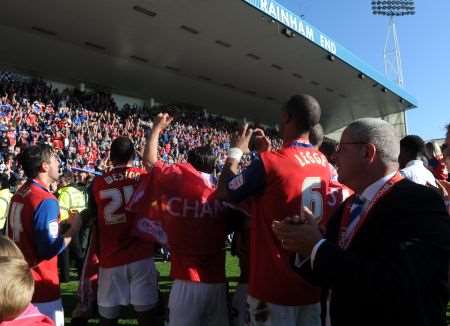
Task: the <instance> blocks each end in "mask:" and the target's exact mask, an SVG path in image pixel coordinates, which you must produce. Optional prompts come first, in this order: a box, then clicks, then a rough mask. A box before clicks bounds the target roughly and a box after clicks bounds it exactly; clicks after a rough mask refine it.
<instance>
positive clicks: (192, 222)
mask: <svg viewBox="0 0 450 326" xmlns="http://www.w3.org/2000/svg"><path fill="white" fill-rule="evenodd" d="M209 178H210V175H208V174H203V173H200V172H198V171H197V170H196V169H195V168H194V167H192V166H191V165H190V164H188V163H180V164H171V165H168V164H163V163H161V162H157V163H156V164H155V165H154V166H153V168H152V171H151V174H150V178H148V180H147V184H146V185H140V187H139V189H142V188H145V190H144V193H145V194H144V195H140V194H139V190H138V191H136V195H137V196H139V197H140V198H144V200H142V199H141V200H139V201H138V202H137V205H136V206H134V208H133V207H132V208H131V209H137V210H140V212H141V214H140V215H141V216H147V217H150V218H151V219H152V220H159V221H161V222H162V226H163V229H164V231H165V232H166V234H167V240H168V245H169V248H170V253H171V268H170V275H171V277H172V278H174V279H178V280H187V281H191V282H203V283H223V282H225V236H226V230H225V220H224V216H223V205H222V203H221V202H220V201H218V200H216V199H215V192H214V191H215V187H214V186H213V185H212V184H211V180H210V179H209ZM138 206H139V207H140V208H137V207H138Z"/></svg>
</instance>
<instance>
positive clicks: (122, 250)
mask: <svg viewBox="0 0 450 326" xmlns="http://www.w3.org/2000/svg"><path fill="white" fill-rule="evenodd" d="M145 173H147V172H146V170H145V169H141V168H135V167H127V166H119V167H114V168H113V169H112V170H111V171H109V172H107V173H105V174H104V175H102V176H99V177H96V178H95V179H94V181H93V184H92V193H93V195H94V198H95V203H96V205H97V233H98V237H99V243H98V258H99V261H100V266H101V267H105V268H109V267H115V266H120V265H124V264H129V263H132V262H135V261H138V260H141V259H144V258H147V257H150V256H152V255H153V253H154V244H153V243H151V242H141V241H139V239H138V238H136V237H134V236H133V235H132V227H133V223H134V217H133V213H131V212H129V211H126V210H125V206H126V205H127V203H128V201H129V200H130V198H131V196H132V195H133V192H134V190H135V187H136V185H137V184H138V182H139V180H140V178H141V175H143V174H145Z"/></svg>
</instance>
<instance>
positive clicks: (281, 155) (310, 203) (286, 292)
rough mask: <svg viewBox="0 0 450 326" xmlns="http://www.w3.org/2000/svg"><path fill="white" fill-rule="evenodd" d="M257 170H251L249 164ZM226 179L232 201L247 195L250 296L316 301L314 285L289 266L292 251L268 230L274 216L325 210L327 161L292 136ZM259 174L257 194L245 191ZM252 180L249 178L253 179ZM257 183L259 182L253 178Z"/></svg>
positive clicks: (289, 301)
mask: <svg viewBox="0 0 450 326" xmlns="http://www.w3.org/2000/svg"><path fill="white" fill-rule="evenodd" d="M255 162H256V163H258V162H259V163H258V164H259V166H261V165H262V167H261V168H260V169H261V170H263V171H262V172H258V173H255V172H257V171H255V167H256V166H258V165H254V163H255ZM255 162H254V163H253V164H252V165H251V166H250V168H251V170H253V171H250V173H248V171H247V170H249V169H247V170H246V171H247V172H246V171H244V173H243V174H241V175H238V176H236V177H235V178H233V179H232V180H231V181H230V182H229V183H228V191H229V192H230V194H231V195H232V198H234V199H235V200H243V199H245V198H247V197H248V196H249V195H252V197H251V198H253V203H252V212H251V221H250V276H249V294H250V295H251V296H253V297H254V298H256V299H259V300H262V301H265V302H270V303H273V304H278V305H286V306H298V305H307V304H313V303H317V302H318V301H319V297H320V289H319V288H316V287H313V286H311V285H310V284H309V283H307V282H306V281H304V280H303V279H302V278H301V277H300V276H299V275H298V274H296V273H295V272H294V271H293V270H292V268H291V265H290V259H291V258H292V256H293V253H291V252H288V251H286V250H285V249H283V248H282V247H281V244H280V242H279V241H278V240H277V238H276V237H275V235H274V234H273V231H272V222H273V221H274V220H283V219H284V218H286V217H287V216H293V215H298V214H300V212H301V207H302V206H307V207H309V208H310V209H312V211H313V213H314V215H315V216H316V217H317V218H322V217H323V216H324V214H325V209H326V206H325V200H326V195H327V193H328V185H329V182H330V170H329V168H328V161H327V159H326V158H325V156H324V155H323V154H322V153H320V152H319V151H317V150H315V149H314V148H312V146H311V145H309V144H305V143H301V142H300V141H295V142H293V143H291V144H288V145H286V146H284V147H283V148H282V149H280V150H278V151H268V152H264V153H262V154H261V155H260V161H259V160H257V161H255ZM252 178H253V179H257V180H260V179H264V182H263V183H262V186H261V187H259V188H260V189H258V190H260V192H259V193H258V194H254V193H247V194H245V195H240V197H236V196H235V195H233V193H239V192H240V191H241V190H242V189H246V187H247V186H248V184H249V183H251V182H252V180H251V179H252ZM253 182H254V181H253ZM259 182H261V181H259Z"/></svg>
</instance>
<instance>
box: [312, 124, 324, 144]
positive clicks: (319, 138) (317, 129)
mask: <svg viewBox="0 0 450 326" xmlns="http://www.w3.org/2000/svg"><path fill="white" fill-rule="evenodd" d="M323 137H324V135H323V128H322V125H321V124H320V123H318V124H316V125H315V126H314V127H312V128H311V129H310V130H309V142H310V143H311V144H312V145H314V146H320V145H322V142H323Z"/></svg>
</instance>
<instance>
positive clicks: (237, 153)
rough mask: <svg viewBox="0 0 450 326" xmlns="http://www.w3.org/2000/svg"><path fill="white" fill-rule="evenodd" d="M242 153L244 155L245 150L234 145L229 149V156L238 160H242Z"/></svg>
mask: <svg viewBox="0 0 450 326" xmlns="http://www.w3.org/2000/svg"><path fill="white" fill-rule="evenodd" d="M242 155H244V152H243V151H242V149H240V148H238V147H232V148H230V149H229V150H228V158H232V159H233V160H236V161H238V162H240V161H241V158H242Z"/></svg>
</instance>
